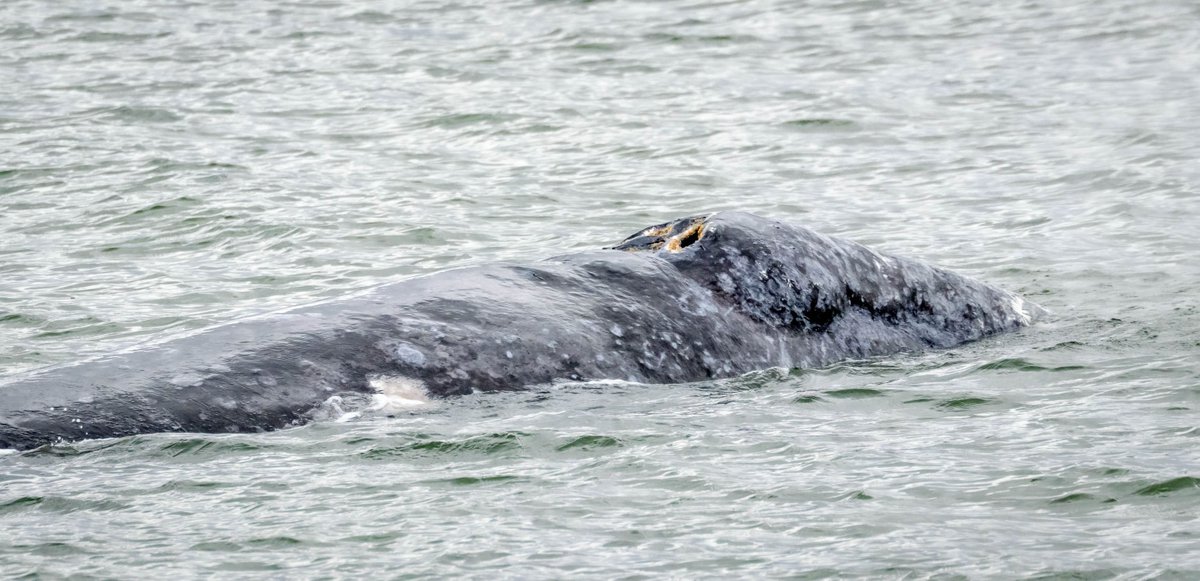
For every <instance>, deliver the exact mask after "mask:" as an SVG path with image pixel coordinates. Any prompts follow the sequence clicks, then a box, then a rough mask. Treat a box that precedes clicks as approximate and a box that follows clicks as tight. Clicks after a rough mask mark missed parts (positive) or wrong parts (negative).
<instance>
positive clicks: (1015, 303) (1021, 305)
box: [1012, 295, 1033, 325]
mask: <svg viewBox="0 0 1200 581" xmlns="http://www.w3.org/2000/svg"><path fill="white" fill-rule="evenodd" d="M1012 309H1013V312H1014V313H1016V314H1017V319H1018V320H1019V321H1020V322H1021V324H1022V325H1029V324H1030V323H1032V322H1033V315H1031V314H1030V313H1029V311H1028V310H1026V309H1025V299H1023V298H1021V297H1019V296H1017V295H1013V296H1012Z"/></svg>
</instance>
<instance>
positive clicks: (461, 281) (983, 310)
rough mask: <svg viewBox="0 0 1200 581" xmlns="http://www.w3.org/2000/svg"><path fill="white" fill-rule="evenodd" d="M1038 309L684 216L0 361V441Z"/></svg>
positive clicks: (954, 326) (966, 326) (765, 348)
mask: <svg viewBox="0 0 1200 581" xmlns="http://www.w3.org/2000/svg"><path fill="white" fill-rule="evenodd" d="M1041 313H1042V311H1041V309H1040V308H1038V307H1037V306H1036V305H1033V304H1031V303H1027V302H1022V301H1020V300H1018V299H1016V298H1015V296H1014V295H1011V294H1010V293H1008V292H1006V291H1003V290H1000V289H998V288H995V287H992V286H989V285H987V284H984V283H982V282H979V281H976V280H972V279H969V278H967V277H963V276H960V275H957V274H954V273H951V272H948V271H945V270H942V269H939V268H936V267H933V266H929V265H926V264H922V263H920V262H917V261H914V260H908V259H904V258H896V257H887V256H884V255H880V254H878V253H875V252H873V251H871V250H868V249H866V248H864V247H862V246H860V245H858V244H855V243H853V242H849V241H845V240H839V239H836V238H831V237H828V236H823V235H821V234H818V233H816V232H813V231H811V230H808V229H805V228H799V227H794V226H789V225H786V224H781V223H779V222H776V221H773V220H767V219H764V218H760V217H757V216H753V215H750V214H741V213H736V212H730V213H721V214H715V215H711V216H707V217H700V216H697V217H690V218H685V219H683V220H680V221H677V222H672V223H668V224H664V225H661V226H654V227H650V228H647V229H644V230H643V231H642V232H640V233H639V234H638V235H637V236H636V237H633V238H630V239H629V240H627V241H626V242H623V243H621V244H619V245H617V246H616V247H614V248H612V249H606V250H600V251H594V252H585V253H580V254H573V255H567V256H559V257H554V258H550V259H547V260H544V261H540V262H536V263H532V264H527V265H518V264H497V265H491V266H480V267H472V268H462V269H456V270H450V271H446V272H443V273H439V274H435V275H431V276H427V277H421V278H415V279H410V280H405V281H401V282H397V283H393V284H388V285H383V286H380V287H377V288H374V289H370V290H368V291H364V292H362V293H358V294H355V295H354V296H351V297H346V298H341V299H334V300H329V301H325V302H322V303H317V304H314V305H309V306H306V307H301V308H299V309H294V310H292V311H288V312H282V313H273V314H269V315H264V316H258V317H254V318H251V319H247V320H244V321H238V322H234V323H231V324H228V325H223V326H220V327H215V328H212V329H208V330H204V331H201V332H195V333H191V334H188V335H186V336H183V337H179V338H175V339H172V340H170V341H165V342H162V343H160V344H158V345H139V346H138V347H137V348H135V349H131V350H129V351H126V352H122V353H118V354H114V355H110V356H106V357H103V358H98V359H95V360H91V361H84V362H80V363H78V364H75V365H65V366H60V367H54V368H49V369H45V370H39V371H35V372H32V373H28V374H24V375H21V376H17V377H12V378H8V379H6V380H0V448H12V449H28V448H31V447H36V446H38V445H41V444H46V443H50V442H55V441H60V440H62V441H73V440H79V439H84V438H93V437H115V436H125V435H131V434H139V433H147V432H167V431H171V432H175V431H190V432H222V431H226V430H231V429H234V430H255V429H277V428H283V427H287V426H292V425H297V424H300V423H303V422H305V421H310V419H311V418H312V417H313V416H312V414H311V412H313V410H314V409H317V408H320V407H321V406H322V405H323V404H324V403H325V402H327V401H328V400H331V399H332V398H331V397H330V396H331V395H333V396H337V397H339V398H340V400H338V401H337V402H334V403H336V405H337V406H338V408H339V409H340V415H339V416H338V417H341V416H344V415H345V414H347V413H354V412H355V411H361V410H370V409H371V408H373V407H375V406H380V405H382V406H388V405H393V404H394V403H395V402H396V401H400V402H404V401H419V398H416V399H414V398H411V397H409V396H407V395H395V394H393V395H388V394H389V393H391V392H396V391H397V390H398V391H399V392H400V393H407V391H406V390H407V387H406V386H412V385H417V386H419V387H420V388H421V389H422V390H424V392H425V393H427V394H428V395H429V396H431V397H448V396H454V395H461V394H468V393H472V392H474V391H482V392H487V391H500V390H515V389H523V388H525V387H526V386H530V385H544V384H548V383H550V382H552V381H554V380H556V379H561V378H579V380H581V381H597V380H605V379H616V378H627V379H629V380H630V381H634V382H638V383H685V382H691V381H698V380H705V379H710V378H723V377H731V376H736V375H740V374H742V373H746V372H749V371H755V370H760V369H764V368H767V367H771V366H773V365H780V364H783V365H792V366H798V367H815V366H823V365H828V364H830V363H833V362H836V361H841V360H846V359H861V358H866V357H875V356H881V355H888V354H892V353H896V352H898V351H911V350H919V349H927V348H946V347H951V346H954V345H958V344H960V343H963V342H967V341H974V340H978V339H981V338H983V337H986V336H988V335H992V334H995V333H1000V332H1005V331H1012V330H1015V329H1019V328H1021V327H1023V326H1025V325H1028V324H1030V323H1031V322H1032V321H1034V320H1035V319H1036V318H1037V317H1038V316H1039V315H1040V314H1041ZM498 338H499V339H502V342H501V343H497V341H496V339H498ZM380 397H387V398H389V399H388V400H386V401H383V400H380V399H379V398H380ZM221 402H236V405H222V403H221ZM388 402H392V403H388ZM404 405H406V404H404ZM335 419H336V418H335Z"/></svg>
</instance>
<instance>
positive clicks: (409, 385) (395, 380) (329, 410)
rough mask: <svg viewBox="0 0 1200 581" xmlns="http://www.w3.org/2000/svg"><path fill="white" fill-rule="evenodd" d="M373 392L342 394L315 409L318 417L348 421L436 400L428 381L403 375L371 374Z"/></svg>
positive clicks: (315, 415)
mask: <svg viewBox="0 0 1200 581" xmlns="http://www.w3.org/2000/svg"><path fill="white" fill-rule="evenodd" d="M367 385H369V386H371V388H372V389H374V390H375V393H372V394H361V393H360V394H340V395H335V396H332V397H330V398H329V399H327V400H325V402H324V403H322V404H321V405H320V406H318V407H317V410H316V411H315V412H314V415H313V417H314V419H318V420H322V419H323V420H326V421H329V420H332V421H335V422H348V421H351V420H356V419H358V418H361V417H363V416H370V415H376V414H383V415H388V414H393V413H396V412H399V411H404V410H411V409H414V408H419V407H423V406H427V405H431V404H432V403H433V401H432V400H431V399H430V398H429V392H428V391H426V389H425V384H424V382H422V381H420V380H417V379H413V378H411V377H404V376H401V375H376V376H372V377H368V378H367Z"/></svg>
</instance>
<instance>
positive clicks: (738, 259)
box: [613, 212, 846, 330]
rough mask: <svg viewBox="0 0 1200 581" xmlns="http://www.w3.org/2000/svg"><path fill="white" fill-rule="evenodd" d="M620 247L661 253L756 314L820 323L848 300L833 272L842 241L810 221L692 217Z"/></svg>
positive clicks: (805, 325)
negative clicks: (795, 223) (804, 225)
mask: <svg viewBox="0 0 1200 581" xmlns="http://www.w3.org/2000/svg"><path fill="white" fill-rule="evenodd" d="M613 249H615V250H623V251H626V252H636V253H651V254H653V255H655V256H657V257H659V258H662V259H664V260H666V261H668V262H670V263H671V264H673V265H674V266H675V267H676V268H678V269H679V271H680V272H682V273H683V274H685V275H686V276H687V277H688V278H691V279H692V280H694V281H696V282H698V283H700V284H701V285H703V286H705V287H706V288H708V289H710V290H711V291H713V292H714V293H716V294H718V295H720V296H723V297H724V298H725V299H726V300H728V301H730V302H731V303H732V304H733V305H734V306H735V307H736V308H738V309H739V310H741V311H742V312H743V313H744V314H746V315H747V316H749V317H750V318H752V319H755V320H758V321H760V322H762V323H766V324H769V325H773V326H778V327H785V328H791V329H793V330H809V329H813V328H817V329H819V328H822V327H824V326H826V325H828V324H829V322H830V321H832V320H833V318H834V317H835V316H836V315H837V314H838V313H839V312H840V310H841V309H842V308H843V307H844V306H845V303H846V297H845V293H844V287H845V285H844V284H842V283H841V280H840V278H839V277H838V276H835V274H834V273H833V272H832V271H831V267H830V262H831V261H833V260H836V257H835V256H833V254H832V253H835V252H836V250H837V245H836V244H834V243H833V242H832V241H831V240H830V239H829V238H826V237H824V236H822V235H820V234H817V233H815V232H813V231H811V230H808V229H806V228H799V227H796V226H791V225H788V224H785V223H782V222H778V221H776V220H771V219H768V218H763V217H760V216H755V215H753V214H747V213H744V212H720V213H714V214H704V215H698V216H688V217H686V218H680V219H678V220H672V221H670V222H666V223H663V224H656V225H654V226H650V227H648V228H644V229H642V230H641V231H640V232H637V233H636V234H633V235H632V236H629V237H628V238H626V239H625V240H623V241H622V242H621V243H620V244H617V245H616V246H614V247H613Z"/></svg>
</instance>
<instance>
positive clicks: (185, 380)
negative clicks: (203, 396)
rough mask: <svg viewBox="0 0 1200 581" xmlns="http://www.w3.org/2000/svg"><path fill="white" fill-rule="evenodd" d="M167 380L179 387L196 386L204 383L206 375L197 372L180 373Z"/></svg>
mask: <svg viewBox="0 0 1200 581" xmlns="http://www.w3.org/2000/svg"><path fill="white" fill-rule="evenodd" d="M167 381H169V382H170V383H171V385H175V386H178V387H195V386H197V385H200V384H201V383H204V376H202V375H197V374H195V373H180V374H179V375H176V376H174V377H172V378H171V379H168V380H167Z"/></svg>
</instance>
